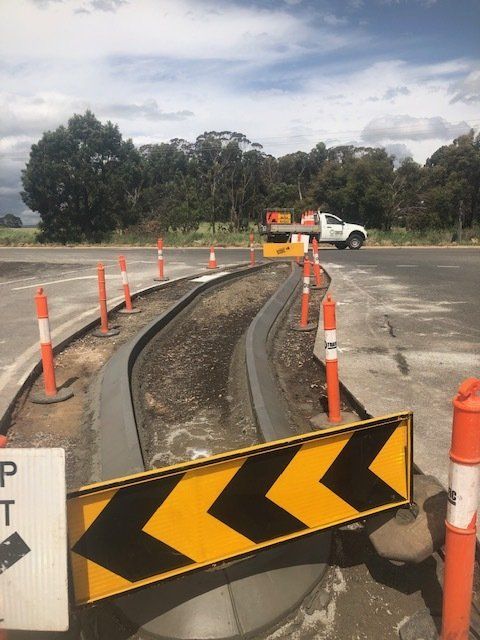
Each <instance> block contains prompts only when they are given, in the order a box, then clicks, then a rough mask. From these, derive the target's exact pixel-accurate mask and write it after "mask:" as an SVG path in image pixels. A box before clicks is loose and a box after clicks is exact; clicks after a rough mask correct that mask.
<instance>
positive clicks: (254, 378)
mask: <svg viewBox="0 0 480 640" xmlns="http://www.w3.org/2000/svg"><path fill="white" fill-rule="evenodd" d="M301 277H302V272H301V270H300V269H294V270H293V271H292V273H291V274H290V275H289V276H288V278H287V279H286V280H285V282H284V283H283V284H282V285H281V286H280V287H279V289H277V291H276V292H275V293H274V294H273V296H272V297H271V298H270V300H269V301H268V302H267V303H266V304H265V306H264V307H263V308H262V309H261V310H260V311H259V312H258V314H257V315H256V316H255V318H254V319H253V321H252V323H251V325H250V327H249V328H248V331H247V334H246V364H247V374H248V375H247V378H248V384H249V388H250V397H251V401H252V407H253V411H254V415H255V419H256V422H257V431H258V435H259V437H260V438H261V439H262V440H263V442H269V441H270V440H276V439H281V438H288V437H289V436H292V435H294V433H293V432H292V430H291V427H290V423H289V420H288V418H287V416H288V407H287V404H286V402H285V400H284V399H283V398H282V397H281V396H279V394H278V384H277V382H276V380H275V376H274V373H273V371H272V368H271V366H270V363H269V359H268V354H267V343H268V337H269V335H270V331H271V329H272V327H273V325H274V323H275V321H276V320H277V318H278V317H279V316H280V314H281V313H282V311H283V310H284V309H285V308H286V305H287V304H288V302H289V300H291V299H292V297H293V294H294V293H295V290H296V289H297V287H298V285H299V283H300V280H301Z"/></svg>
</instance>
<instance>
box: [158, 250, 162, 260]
mask: <svg viewBox="0 0 480 640" xmlns="http://www.w3.org/2000/svg"><path fill="white" fill-rule="evenodd" d="M162 258H163V249H159V250H158V259H159V260H161V259H162Z"/></svg>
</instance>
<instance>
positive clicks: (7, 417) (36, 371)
mask: <svg viewBox="0 0 480 640" xmlns="http://www.w3.org/2000/svg"><path fill="white" fill-rule="evenodd" d="M92 248H94V247H92ZM245 265H248V263H244V262H242V263H239V264H237V265H233V266H232V267H229V268H235V267H242V266H245ZM205 273H206V272H205V270H202V271H199V272H197V273H196V274H191V275H188V276H181V277H179V278H173V279H172V280H169V281H168V282H162V283H161V284H153V285H150V286H148V287H144V288H143V289H139V290H138V291H135V293H132V294H131V295H132V300H135V298H138V297H139V296H141V295H144V294H148V293H154V292H155V291H158V290H160V289H164V288H165V287H170V286H172V285H175V283H177V282H181V281H182V280H192V279H193V278H198V277H200V276H203V275H205ZM124 304H125V303H124V301H123V300H122V301H121V302H118V303H117V304H115V305H113V306H112V307H111V309H110V310H109V312H108V313H109V315H110V313H113V312H115V311H118V310H119V309H121V308H122V307H123V305H124ZM98 326H100V318H95V319H93V320H90V322H87V323H86V324H84V325H83V326H82V327H80V328H79V329H77V330H76V331H74V332H73V333H71V334H70V335H69V336H67V337H66V338H64V339H63V340H60V342H58V343H57V344H55V345H54V347H53V354H54V355H58V354H59V353H61V352H62V351H64V349H66V348H67V347H68V346H69V345H70V344H72V342H75V340H78V339H79V338H82V337H83V336H84V335H86V334H87V333H88V332H89V331H91V330H92V329H94V328H95V327H98ZM41 373H42V361H41V359H39V360H38V361H37V363H36V364H35V365H34V366H33V367H32V369H31V370H30V372H29V373H28V374H27V375H26V377H25V379H24V381H23V383H22V385H21V386H20V388H19V389H18V390H17V391H16V393H15V394H14V396H13V397H12V399H11V400H10V402H9V404H8V407H7V408H6V409H5V411H4V412H3V415H2V416H0V434H2V435H6V433H7V431H8V427H9V425H10V421H11V417H12V413H13V410H14V409H15V405H16V404H17V402H18V400H19V399H20V398H21V396H22V395H23V394H24V393H25V392H26V391H29V390H30V389H31V387H32V385H33V383H34V382H35V380H36V379H37V378H38V377H39V376H40V375H41ZM60 388H61V387H60Z"/></svg>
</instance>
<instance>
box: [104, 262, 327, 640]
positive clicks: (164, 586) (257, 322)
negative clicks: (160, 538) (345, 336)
mask: <svg viewBox="0 0 480 640" xmlns="http://www.w3.org/2000/svg"><path fill="white" fill-rule="evenodd" d="M264 266H266V265H265V264H263V265H256V266H255V267H251V268H249V269H248V270H243V271H237V272H235V273H232V274H228V276H224V277H223V278H218V279H215V280H212V281H210V282H208V283H204V284H202V285H200V286H199V287H197V288H195V289H194V290H193V291H192V292H189V293H188V294H186V295H185V296H184V297H183V298H182V299H181V300H179V301H178V302H177V303H176V305H174V307H172V308H171V309H169V310H168V311H167V312H165V313H164V314H162V315H161V316H159V317H158V318H157V319H156V320H154V321H153V322H152V323H150V325H148V326H147V327H145V328H144V329H143V330H142V331H141V332H140V333H139V334H137V336H136V337H135V339H134V340H133V341H131V342H130V343H129V344H127V345H125V346H124V347H123V348H122V349H121V350H119V351H118V352H117V353H116V354H115V356H114V357H113V358H112V359H111V360H110V362H109V363H108V365H107V368H106V370H105V373H104V381H103V385H102V399H101V402H100V420H101V427H100V429H99V432H100V434H101V445H100V449H101V457H102V477H103V479H106V478H107V477H112V476H115V475H120V474H121V473H134V472H137V471H141V470H143V469H144V461H143V459H142V453H141V448H140V442H139V435H138V431H137V425H136V421H135V414H134V408H133V401H132V395H131V389H130V377H131V372H132V369H133V365H134V362H135V360H136V358H137V357H138V355H139V354H140V352H141V350H142V349H143V348H144V347H145V345H146V344H147V343H148V342H149V341H150V340H151V339H152V338H153V337H154V336H155V335H157V334H158V333H159V332H160V331H162V330H163V329H165V328H166V327H167V326H171V323H172V321H174V320H175V318H177V317H179V314H181V312H182V311H183V310H185V309H186V308H187V307H188V306H189V304H190V303H192V302H193V301H194V300H195V298H197V297H198V296H199V295H200V294H202V293H203V292H204V291H206V290H207V289H209V288H211V287H214V286H218V285H221V284H222V283H224V282H225V281H227V280H230V279H232V278H234V277H238V276H241V275H245V273H246V272H247V273H248V272H249V271H251V270H257V269H260V268H262V267H264ZM300 275H301V274H300V272H299V271H298V270H295V271H294V272H293V273H292V274H291V275H290V276H289V277H288V278H287V280H286V281H285V283H284V284H283V285H282V286H281V287H280V288H279V289H278V290H277V292H276V293H275V294H274V295H273V297H272V298H270V300H269V301H268V302H267V304H266V305H265V306H264V307H263V308H262V309H261V311H260V312H259V313H258V314H257V316H256V317H255V319H254V321H253V322H252V325H251V327H250V328H249V330H248V332H247V346H246V360H247V361H248V363H249V365H247V378H250V376H252V379H249V386H250V391H251V394H252V402H254V404H255V407H254V413H255V415H256V419H257V425H258V431H259V436H260V438H261V439H262V440H263V441H269V440H272V439H278V438H282V437H285V436H288V435H292V432H291V430H290V427H289V425H288V422H287V421H286V419H285V413H284V412H282V411H280V412H279V411H278V407H279V398H278V392H276V391H275V389H276V387H275V380H274V377H273V373H272V371H271V370H270V365H269V362H268V355H267V340H268V337H269V334H270V332H271V329H272V326H273V325H274V323H275V321H276V320H277V319H278V317H279V316H280V314H281V313H282V311H283V310H284V309H285V308H286V307H287V305H288V302H289V301H290V300H291V299H292V297H293V293H294V291H295V289H296V287H297V285H298V282H299V280H300ZM267 380H268V382H267ZM264 387H265V389H266V388H267V387H268V391H267V390H265V391H264V392H263V393H262V389H264ZM119 395H120V396H121V402H120V403H119V402H118V396H119ZM253 397H255V400H253ZM115 398H117V401H115ZM286 410H287V409H286V406H284V411H286ZM107 414H108V419H105V418H106V415H107ZM119 426H120V431H119ZM112 443H113V447H112ZM107 445H108V452H105V451H104V450H105V448H107ZM330 541H331V534H330V532H325V533H322V534H320V535H318V536H312V537H309V538H303V539H300V540H295V541H292V542H291V543H289V544H286V545H282V546H280V547H276V548H273V549H270V550H266V551H263V552H262V553H261V554H257V555H252V556H250V557H249V558H247V559H244V560H241V561H237V562H233V563H230V564H229V565H227V566H226V567H223V568H219V569H217V570H215V571H206V572H205V571H204V572H200V573H196V574H189V575H188V574H187V575H185V576H183V577H182V578H181V579H177V580H175V581H166V582H161V583H159V584H158V585H156V586H153V587H151V588H149V589H148V590H144V591H140V592H138V593H132V594H128V595H125V596H123V597H120V598H117V599H116V600H114V601H113V602H112V603H111V604H110V605H107V606H112V607H113V608H114V609H115V612H116V614H115V615H120V617H121V618H123V619H124V620H125V622H126V623H127V624H128V625H129V626H133V628H141V633H142V634H144V635H148V637H151V638H159V639H160V638H164V639H166V638H170V639H172V638H178V639H180V638H182V640H185V639H191V640H203V639H207V638H216V639H220V638H222V639H224V640H226V639H233V638H240V637H242V638H244V637H257V636H258V634H259V633H261V632H263V631H266V630H268V629H271V628H273V627H274V626H275V625H277V624H278V623H280V622H281V621H283V620H284V619H285V618H287V617H288V615H289V614H291V613H292V612H293V611H295V610H296V609H297V608H298V606H299V605H300V604H301V603H302V602H303V600H304V599H305V597H306V596H308V595H309V594H310V593H311V592H312V590H313V589H315V587H316V586H317V585H318V584H319V582H320V580H321V579H322V578H323V576H324V573H325V571H326V568H327V562H328V557H329V554H330Z"/></svg>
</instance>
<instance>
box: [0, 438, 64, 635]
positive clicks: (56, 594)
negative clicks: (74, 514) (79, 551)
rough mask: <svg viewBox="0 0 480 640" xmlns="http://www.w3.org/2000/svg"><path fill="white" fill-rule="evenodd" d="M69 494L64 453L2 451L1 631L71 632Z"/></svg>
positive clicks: (0, 458)
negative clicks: (2, 629) (68, 533)
mask: <svg viewBox="0 0 480 640" xmlns="http://www.w3.org/2000/svg"><path fill="white" fill-rule="evenodd" d="M66 493H67V492H66V478H65V451H64V449H62V448H58V447H55V448H43V447H42V448H40V447H39V448H16V447H11V448H10V447H7V448H2V449H0V509H1V511H0V541H1V543H0V565H1V566H0V620H1V622H0V626H1V627H2V628H6V629H8V630H15V629H19V630H22V631H66V630H67V629H68V626H69V602H68V547H67V514H66V511H67V505H66ZM4 507H5V508H4Z"/></svg>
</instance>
